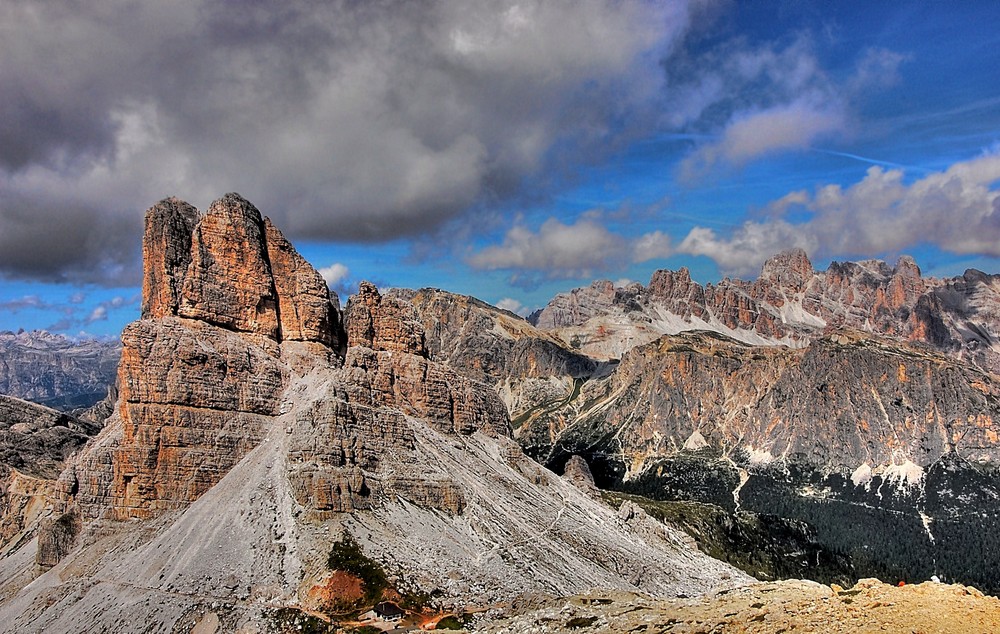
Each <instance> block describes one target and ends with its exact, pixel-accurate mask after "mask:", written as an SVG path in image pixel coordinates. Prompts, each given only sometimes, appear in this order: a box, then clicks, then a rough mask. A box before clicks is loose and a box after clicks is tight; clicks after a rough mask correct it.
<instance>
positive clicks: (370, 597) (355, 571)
mask: <svg viewBox="0 0 1000 634" xmlns="http://www.w3.org/2000/svg"><path fill="white" fill-rule="evenodd" d="M326 563H327V566H328V567H329V568H330V570H341V571H343V572H346V573H349V574H352V575H354V576H355V577H357V578H359V579H361V581H362V582H363V583H364V586H365V598H364V602H365V604H371V603H375V602H376V601H378V599H379V597H381V596H382V591H383V590H385V589H386V587H387V586H388V585H389V582H388V580H387V579H386V576H385V570H383V569H382V566H380V565H379V563H378V562H377V561H375V560H373V559H369V558H368V557H365V554H364V553H363V552H362V551H361V547H360V546H358V544H357V542H355V541H354V538H352V537H351V536H350V535H349V534H346V533H345V534H344V537H343V538H342V539H341V540H340V541H338V542H335V543H334V544H333V546H331V547H330V556H329V557H328V558H327V560H326Z"/></svg>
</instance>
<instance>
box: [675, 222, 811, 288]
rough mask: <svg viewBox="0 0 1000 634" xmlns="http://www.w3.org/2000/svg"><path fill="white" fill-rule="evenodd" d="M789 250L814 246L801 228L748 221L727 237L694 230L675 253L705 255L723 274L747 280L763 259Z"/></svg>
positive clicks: (783, 223)
mask: <svg viewBox="0 0 1000 634" xmlns="http://www.w3.org/2000/svg"><path fill="white" fill-rule="evenodd" d="M792 247H801V248H803V249H805V250H806V252H808V253H813V252H815V247H816V245H815V242H814V240H813V239H812V238H811V237H810V236H809V234H808V233H807V232H805V231H803V230H802V229H801V228H800V227H798V226H796V225H791V224H789V223H787V222H784V221H781V220H778V221H775V222H770V223H757V222H747V223H745V224H744V225H743V226H741V227H740V228H739V229H737V230H736V231H734V232H733V233H732V234H731V235H730V236H729V237H726V238H722V237H720V236H719V235H718V234H717V233H716V232H715V231H714V230H713V229H707V228H705V227H695V228H694V229H692V230H691V231H690V232H689V233H688V234H687V236H686V237H685V238H684V239H683V240H682V241H681V243H680V244H679V245H677V252H678V253H686V254H688V255H704V256H707V257H709V258H711V259H712V260H714V261H715V263H716V264H718V265H719V269H720V270H721V271H722V272H723V273H724V274H726V275H737V276H740V277H749V276H752V275H755V274H756V273H759V272H760V267H761V265H762V264H763V263H764V260H766V259H767V258H769V257H771V256H772V255H774V254H775V253H778V252H780V251H783V250H785V249H789V248H792Z"/></svg>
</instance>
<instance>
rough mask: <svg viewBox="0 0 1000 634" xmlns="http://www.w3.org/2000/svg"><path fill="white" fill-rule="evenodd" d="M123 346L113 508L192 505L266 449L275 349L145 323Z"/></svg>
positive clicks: (202, 328) (277, 383)
mask: <svg viewBox="0 0 1000 634" xmlns="http://www.w3.org/2000/svg"><path fill="white" fill-rule="evenodd" d="M122 342H123V344H124V348H123V352H122V363H121V366H120V368H119V380H120V382H121V392H120V395H119V415H120V416H121V422H122V438H121V444H120V446H119V447H118V449H117V450H115V452H114V454H113V465H114V467H113V472H112V475H113V480H112V484H111V490H110V505H111V511H112V515H113V516H114V517H117V518H124V517H149V516H152V515H155V514H157V513H159V512H161V511H163V510H170V509H176V508H182V507H184V506H186V505H187V504H188V503H190V502H191V501H192V500H194V499H196V498H197V497H198V496H200V495H201V494H202V493H204V492H205V491H207V490H208V489H209V488H210V487H211V486H212V485H214V484H215V483H216V482H218V481H219V479H221V478H222V476H223V475H225V474H226V472H228V471H229V469H230V468H231V467H232V466H233V465H234V464H235V463H236V462H237V461H238V460H239V459H240V458H242V457H243V456H244V455H245V454H246V453H247V452H248V451H249V450H250V449H252V448H253V447H255V446H256V445H257V443H259V442H260V439H261V438H262V437H263V433H264V431H265V429H266V425H265V423H266V420H267V418H266V417H268V416H271V415H273V414H275V413H277V409H278V398H279V394H280V393H281V388H282V386H283V383H284V377H283V375H282V369H281V367H280V364H279V361H278V359H276V358H275V356H272V355H276V353H277V346H276V345H272V346H271V347H270V348H262V347H260V346H258V345H255V344H253V343H252V342H249V341H247V340H245V339H244V338H243V337H241V336H240V335H239V334H237V333H231V332H228V331H225V330H222V329H219V328H213V327H211V326H208V325H207V324H204V323H201V322H193V323H185V322H184V321H182V320H179V319H176V318H164V319H161V320H156V321H150V320H144V321H138V322H135V323H133V324H130V325H129V326H128V327H127V328H126V329H125V331H124V332H123V333H122ZM268 352H270V353H271V354H268ZM87 514H88V515H93V514H94V513H93V512H88V513H87Z"/></svg>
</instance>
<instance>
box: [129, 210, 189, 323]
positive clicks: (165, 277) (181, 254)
mask: <svg viewBox="0 0 1000 634" xmlns="http://www.w3.org/2000/svg"><path fill="white" fill-rule="evenodd" d="M198 217H199V214H198V210H197V209H195V208H194V207H192V206H191V205H189V204H187V203H186V202H184V201H182V200H178V199H177V198H167V199H165V200H161V201H160V202H158V203H156V204H155V205H153V207H151V208H150V209H149V211H147V212H146V232H145V235H144V236H143V239H142V261H143V263H144V264H143V277H142V317H143V319H155V318H157V317H166V316H168V315H176V314H177V307H178V305H179V303H180V293H181V290H182V289H181V284H182V283H183V281H184V274H185V273H186V272H187V268H188V265H190V264H191V235H192V234H193V233H194V228H195V226H196V225H197V224H198Z"/></svg>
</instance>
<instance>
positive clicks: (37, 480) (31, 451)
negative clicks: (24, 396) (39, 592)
mask: <svg viewBox="0 0 1000 634" xmlns="http://www.w3.org/2000/svg"><path fill="white" fill-rule="evenodd" d="M99 430H100V426H99V425H98V424H96V423H93V422H91V421H88V420H86V419H78V418H75V417H73V416H69V415H67V414H63V413H62V412H57V411H55V410H52V409H49V408H47V407H43V406H41V405H36V404H34V403H29V402H27V401H22V400H20V399H16V398H13V397H9V396H0V557H2V556H3V555H5V554H7V553H9V552H10V551H11V550H13V549H15V548H17V547H19V546H21V545H23V542H24V541H26V540H28V539H30V537H32V536H33V535H34V534H35V533H36V532H38V531H39V529H40V528H43V526H42V524H43V523H44V522H45V520H46V519H47V513H48V511H47V507H48V505H49V504H50V500H51V499H52V497H53V496H54V495H55V491H56V482H55V479H56V477H57V476H58V475H59V472H60V471H61V470H62V469H63V467H64V465H65V463H66V460H67V459H68V458H69V457H70V456H71V455H72V454H73V453H74V452H76V451H78V450H79V449H80V448H81V447H83V445H84V444H85V443H86V442H87V441H88V440H89V439H90V438H91V437H92V436H94V435H95V434H97V432H98V431H99ZM42 532H44V531H42ZM73 537H75V534H70V535H67V536H64V540H63V543H68V542H67V540H69V541H72V538H73Z"/></svg>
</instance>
